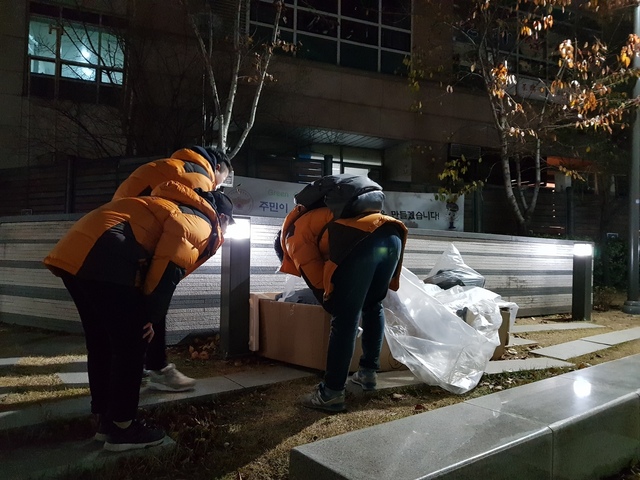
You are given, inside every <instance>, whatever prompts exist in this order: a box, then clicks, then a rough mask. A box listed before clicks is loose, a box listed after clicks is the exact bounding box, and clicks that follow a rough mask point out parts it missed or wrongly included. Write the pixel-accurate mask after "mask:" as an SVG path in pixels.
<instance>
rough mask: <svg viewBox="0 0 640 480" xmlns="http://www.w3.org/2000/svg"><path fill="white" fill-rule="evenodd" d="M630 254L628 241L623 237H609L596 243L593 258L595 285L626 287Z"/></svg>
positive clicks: (622, 288)
mask: <svg viewBox="0 0 640 480" xmlns="http://www.w3.org/2000/svg"><path fill="white" fill-rule="evenodd" d="M628 255H629V249H628V247H627V242H626V241H624V240H623V239H621V238H609V239H607V240H606V241H604V242H601V243H600V244H598V245H596V249H595V252H594V258H593V285H594V287H613V288H616V289H621V290H624V289H626V288H627V283H628V273H627V272H628V265H627V263H628Z"/></svg>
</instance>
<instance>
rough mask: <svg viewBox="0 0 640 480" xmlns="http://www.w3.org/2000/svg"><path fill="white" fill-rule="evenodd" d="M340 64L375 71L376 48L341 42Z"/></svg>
mask: <svg viewBox="0 0 640 480" xmlns="http://www.w3.org/2000/svg"><path fill="white" fill-rule="evenodd" d="M340 65H342V66H343V67H352V68H359V69H361V70H370V71H373V72H377V71H378V50H377V49H375V48H367V47H360V46H358V45H350V44H348V43H342V44H341V45H340Z"/></svg>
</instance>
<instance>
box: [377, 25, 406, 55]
mask: <svg viewBox="0 0 640 480" xmlns="http://www.w3.org/2000/svg"><path fill="white" fill-rule="evenodd" d="M382 46H383V47H384V48H393V49H394V50H402V51H403V52H408V51H410V50H411V34H410V33H407V32H399V31H398V30H389V29H388V28H383V29H382Z"/></svg>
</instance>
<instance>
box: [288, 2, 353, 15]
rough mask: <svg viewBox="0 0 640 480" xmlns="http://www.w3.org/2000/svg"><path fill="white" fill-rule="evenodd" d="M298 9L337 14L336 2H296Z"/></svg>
mask: <svg viewBox="0 0 640 480" xmlns="http://www.w3.org/2000/svg"><path fill="white" fill-rule="evenodd" d="M343 2H344V0H343ZM298 7H304V8H309V9H312V10H318V11H320V12H327V13H338V0H298Z"/></svg>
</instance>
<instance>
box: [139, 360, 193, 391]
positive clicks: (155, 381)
mask: <svg viewBox="0 0 640 480" xmlns="http://www.w3.org/2000/svg"><path fill="white" fill-rule="evenodd" d="M195 385H196V381H195V380H194V379H193V378H189V377H187V376H186V375H185V374H184V373H181V372H180V371H179V370H177V369H176V366H175V365H174V364H173V363H170V364H169V365H167V366H166V367H164V368H163V369H162V370H149V383H148V384H147V386H148V387H149V388H152V389H155V390H164V391H166V392H184V391H186V390H191V389H192V388H194V387H195Z"/></svg>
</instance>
